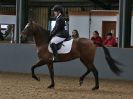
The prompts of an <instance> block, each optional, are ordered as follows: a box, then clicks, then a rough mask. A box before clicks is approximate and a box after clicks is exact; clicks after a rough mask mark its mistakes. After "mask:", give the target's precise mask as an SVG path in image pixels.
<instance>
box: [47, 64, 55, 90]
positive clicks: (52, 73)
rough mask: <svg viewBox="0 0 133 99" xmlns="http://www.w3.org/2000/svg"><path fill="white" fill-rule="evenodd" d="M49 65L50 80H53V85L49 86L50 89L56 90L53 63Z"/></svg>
mask: <svg viewBox="0 0 133 99" xmlns="http://www.w3.org/2000/svg"><path fill="white" fill-rule="evenodd" d="M47 65H48V69H49V73H50V78H51V84H50V85H49V86H48V88H54V86H55V82H54V68H53V63H49V64H47Z"/></svg>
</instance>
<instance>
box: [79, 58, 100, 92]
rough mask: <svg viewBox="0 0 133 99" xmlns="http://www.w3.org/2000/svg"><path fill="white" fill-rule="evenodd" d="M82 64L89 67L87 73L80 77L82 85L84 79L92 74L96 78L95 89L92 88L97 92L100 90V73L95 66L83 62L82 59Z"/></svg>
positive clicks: (85, 61)
mask: <svg viewBox="0 0 133 99" xmlns="http://www.w3.org/2000/svg"><path fill="white" fill-rule="evenodd" d="M80 60H81V62H82V63H83V64H84V65H85V66H86V67H87V72H86V73H85V74H83V75H82V76H81V77H80V80H79V82H80V85H82V84H83V80H84V78H85V77H86V76H87V75H88V74H89V73H90V72H92V73H93V75H94V77H95V87H93V88H92V90H96V89H99V79H98V71H97V69H96V68H95V65H94V64H93V63H92V62H91V63H89V62H88V61H87V60H82V59H80Z"/></svg>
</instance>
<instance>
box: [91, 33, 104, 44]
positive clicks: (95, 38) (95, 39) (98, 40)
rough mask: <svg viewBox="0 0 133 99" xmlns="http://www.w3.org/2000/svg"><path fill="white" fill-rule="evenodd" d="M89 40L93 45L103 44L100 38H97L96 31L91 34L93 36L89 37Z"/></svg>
mask: <svg viewBox="0 0 133 99" xmlns="http://www.w3.org/2000/svg"><path fill="white" fill-rule="evenodd" d="M91 40H92V41H93V42H94V43H100V44H102V43H103V41H102V38H101V37H100V36H99V33H98V31H94V32H93V36H92V37H91Z"/></svg>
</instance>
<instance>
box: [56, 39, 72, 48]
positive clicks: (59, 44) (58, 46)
mask: <svg viewBox="0 0 133 99" xmlns="http://www.w3.org/2000/svg"><path fill="white" fill-rule="evenodd" d="M69 40H71V37H68V38H66V39H65V40H64V41H62V42H60V43H58V44H56V46H57V50H59V49H61V47H62V46H65V45H64V44H63V42H65V41H69Z"/></svg>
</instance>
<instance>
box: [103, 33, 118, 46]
mask: <svg viewBox="0 0 133 99" xmlns="http://www.w3.org/2000/svg"><path fill="white" fill-rule="evenodd" d="M103 44H104V45H105V46H107V47H116V46H117V43H116V38H115V37H113V35H112V33H108V34H107V35H106V39H105V40H104V43H103Z"/></svg>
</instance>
